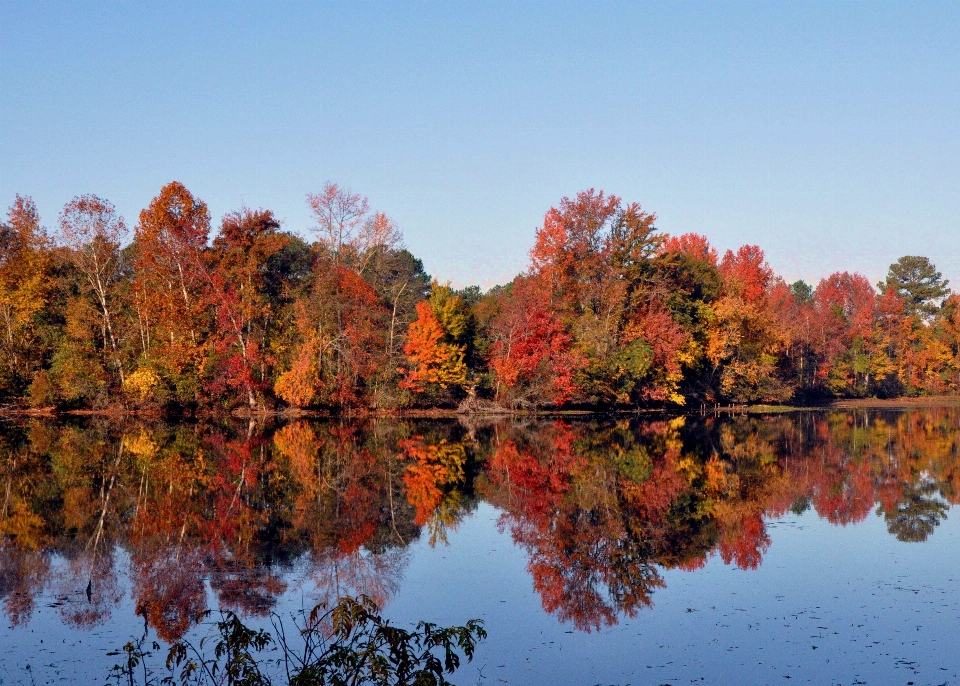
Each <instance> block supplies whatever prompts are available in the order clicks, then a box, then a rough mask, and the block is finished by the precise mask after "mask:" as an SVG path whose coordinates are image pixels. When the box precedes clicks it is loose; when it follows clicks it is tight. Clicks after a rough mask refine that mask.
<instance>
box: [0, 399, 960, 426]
mask: <svg viewBox="0 0 960 686" xmlns="http://www.w3.org/2000/svg"><path fill="white" fill-rule="evenodd" d="M928 407H960V396H955V395H942V396H922V397H901V398H884V399H881V398H851V399H843V400H833V401H831V402H828V403H823V404H818V405H772V404H764V403H758V404H754V405H701V406H700V407H697V408H694V407H676V408H650V409H622V408H619V409H618V408H612V409H567V410H559V409H553V410H510V409H507V408H498V407H490V408H483V409H476V410H472V411H468V412H464V411H462V410H459V409H456V408H424V409H416V408H413V409H402V410H368V409H365V410H355V411H348V412H340V413H333V412H330V411H328V410H303V409H284V410H259V411H255V412H251V411H249V410H248V409H246V408H237V409H234V410H232V411H229V412H209V411H201V412H198V413H196V414H193V415H188V416H183V417H176V416H169V415H164V413H163V412H159V411H157V410H137V409H127V408H123V407H108V408H104V409H100V410H90V409H74V410H57V409H56V408H54V407H42V408H12V407H2V408H0V419H18V418H24V419H29V418H44V419H57V418H63V417H108V418H115V419H126V418H135V417H141V418H151V419H167V420H174V419H190V420H196V419H214V418H221V419H222V418H227V417H230V418H233V419H261V420H267V419H280V420H295V419H460V418H467V417H469V418H487V419H489V418H499V417H502V418H508V417H509V418H519V417H601V416H618V417H625V416H651V415H669V416H696V415H700V416H707V415H711V414H712V415H719V414H784V413H793V412H809V411H820V412H823V411H831V410H861V409H862V410H909V409H917V408H928Z"/></svg>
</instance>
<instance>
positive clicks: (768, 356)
mask: <svg viewBox="0 0 960 686" xmlns="http://www.w3.org/2000/svg"><path fill="white" fill-rule="evenodd" d="M719 269H720V275H721V277H722V279H723V294H722V296H721V297H720V298H719V299H718V300H717V301H716V302H715V303H714V304H713V305H712V309H713V315H714V319H713V323H712V326H711V334H710V340H709V343H708V346H707V351H706V354H707V357H708V359H709V360H710V362H711V363H712V364H713V365H714V367H715V369H716V373H717V376H718V378H719V384H718V390H719V393H720V394H721V395H722V396H723V397H725V398H728V399H730V400H733V401H735V402H740V403H745V402H758V401H760V402H770V401H784V400H787V399H788V398H789V397H790V396H791V395H792V393H793V388H792V387H791V386H790V384H789V382H788V381H787V380H785V379H784V376H783V374H782V372H781V370H780V364H781V355H782V353H783V351H784V348H785V343H786V341H785V338H784V335H783V332H782V331H781V330H779V329H778V327H777V326H776V319H775V318H774V316H773V312H772V311H771V309H770V301H769V299H768V289H769V287H770V286H771V285H772V283H773V270H772V269H770V266H769V265H768V264H767V261H766V258H765V256H764V253H763V251H762V250H761V249H760V248H759V247H758V246H755V245H745V246H742V247H741V248H739V249H738V250H737V251H736V252H734V251H732V250H728V251H727V252H726V253H725V254H724V256H723V259H722V260H721V261H720V265H719Z"/></svg>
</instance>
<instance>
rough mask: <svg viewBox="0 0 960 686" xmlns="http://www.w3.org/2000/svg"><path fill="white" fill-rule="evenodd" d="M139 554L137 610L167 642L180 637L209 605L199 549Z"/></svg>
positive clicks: (135, 591)
mask: <svg viewBox="0 0 960 686" xmlns="http://www.w3.org/2000/svg"><path fill="white" fill-rule="evenodd" d="M151 552H152V553H153V554H151V555H147V556H142V555H137V556H135V558H134V564H133V569H132V572H133V594H134V597H135V598H136V599H137V606H136V607H137V614H138V615H141V616H142V617H144V618H145V619H146V620H147V622H148V623H149V624H150V626H152V627H154V629H155V630H156V632H157V636H158V637H159V638H160V639H161V640H164V641H167V642H168V643H172V642H174V641H176V640H179V639H180V638H181V637H182V636H183V635H184V634H185V633H186V632H187V630H188V629H189V628H190V627H191V626H193V625H194V624H195V623H196V622H198V621H199V620H200V618H201V613H202V612H203V611H204V610H206V609H207V599H206V593H205V590H204V585H203V560H202V559H201V555H200V551H199V550H196V549H193V550H191V549H189V548H187V549H180V550H176V551H175V550H169V549H167V550H157V551H151Z"/></svg>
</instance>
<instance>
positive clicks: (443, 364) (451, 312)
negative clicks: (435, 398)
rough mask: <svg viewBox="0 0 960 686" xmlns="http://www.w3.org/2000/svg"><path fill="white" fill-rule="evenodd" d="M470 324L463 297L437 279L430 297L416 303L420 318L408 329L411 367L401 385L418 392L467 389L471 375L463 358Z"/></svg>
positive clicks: (405, 349) (406, 351) (405, 373)
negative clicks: (469, 375)
mask: <svg viewBox="0 0 960 686" xmlns="http://www.w3.org/2000/svg"><path fill="white" fill-rule="evenodd" d="M471 324H472V322H471V317H470V312H469V310H468V309H467V307H466V305H465V304H464V302H463V299H462V298H460V296H458V295H457V294H456V293H454V292H453V290H452V289H451V288H450V286H449V285H444V286H441V285H440V284H438V283H436V282H434V283H433V285H432V286H431V289H430V298H429V300H426V301H422V302H420V303H417V319H416V320H415V321H414V322H412V323H411V324H410V326H409V328H408V329H407V342H406V344H405V345H404V348H403V351H404V354H406V356H407V359H408V361H409V363H410V366H409V368H408V369H406V370H405V371H404V376H403V379H402V380H401V381H400V386H401V387H403V388H407V389H410V390H412V391H414V392H415V393H418V394H421V393H424V392H425V391H427V390H433V391H434V392H436V390H446V389H447V388H448V387H459V388H465V387H466V386H467V384H468V378H467V366H466V363H465V361H464V358H465V355H466V351H467V344H468V342H469V341H470V338H471V336H470V333H471V332H470V329H471Z"/></svg>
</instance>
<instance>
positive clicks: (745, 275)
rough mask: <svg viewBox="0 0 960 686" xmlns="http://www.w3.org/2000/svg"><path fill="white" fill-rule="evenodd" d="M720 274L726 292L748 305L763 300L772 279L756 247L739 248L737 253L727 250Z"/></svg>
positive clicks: (760, 252) (760, 251)
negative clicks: (741, 299)
mask: <svg viewBox="0 0 960 686" xmlns="http://www.w3.org/2000/svg"><path fill="white" fill-rule="evenodd" d="M720 274H721V276H723V285H724V289H725V290H726V292H727V293H728V294H729V295H735V296H739V297H741V298H743V299H744V300H746V301H747V302H749V303H755V302H758V301H760V300H761V299H763V297H764V296H765V295H766V292H767V286H768V285H769V284H770V281H771V280H772V279H773V270H772V269H770V265H768V264H767V261H766V257H765V256H764V254H763V250H761V249H760V247H759V246H756V245H744V246H741V247H740V248H739V249H738V250H737V252H733V251H732V250H728V251H727V252H726V253H725V254H724V256H723V260H721V262H720Z"/></svg>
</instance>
